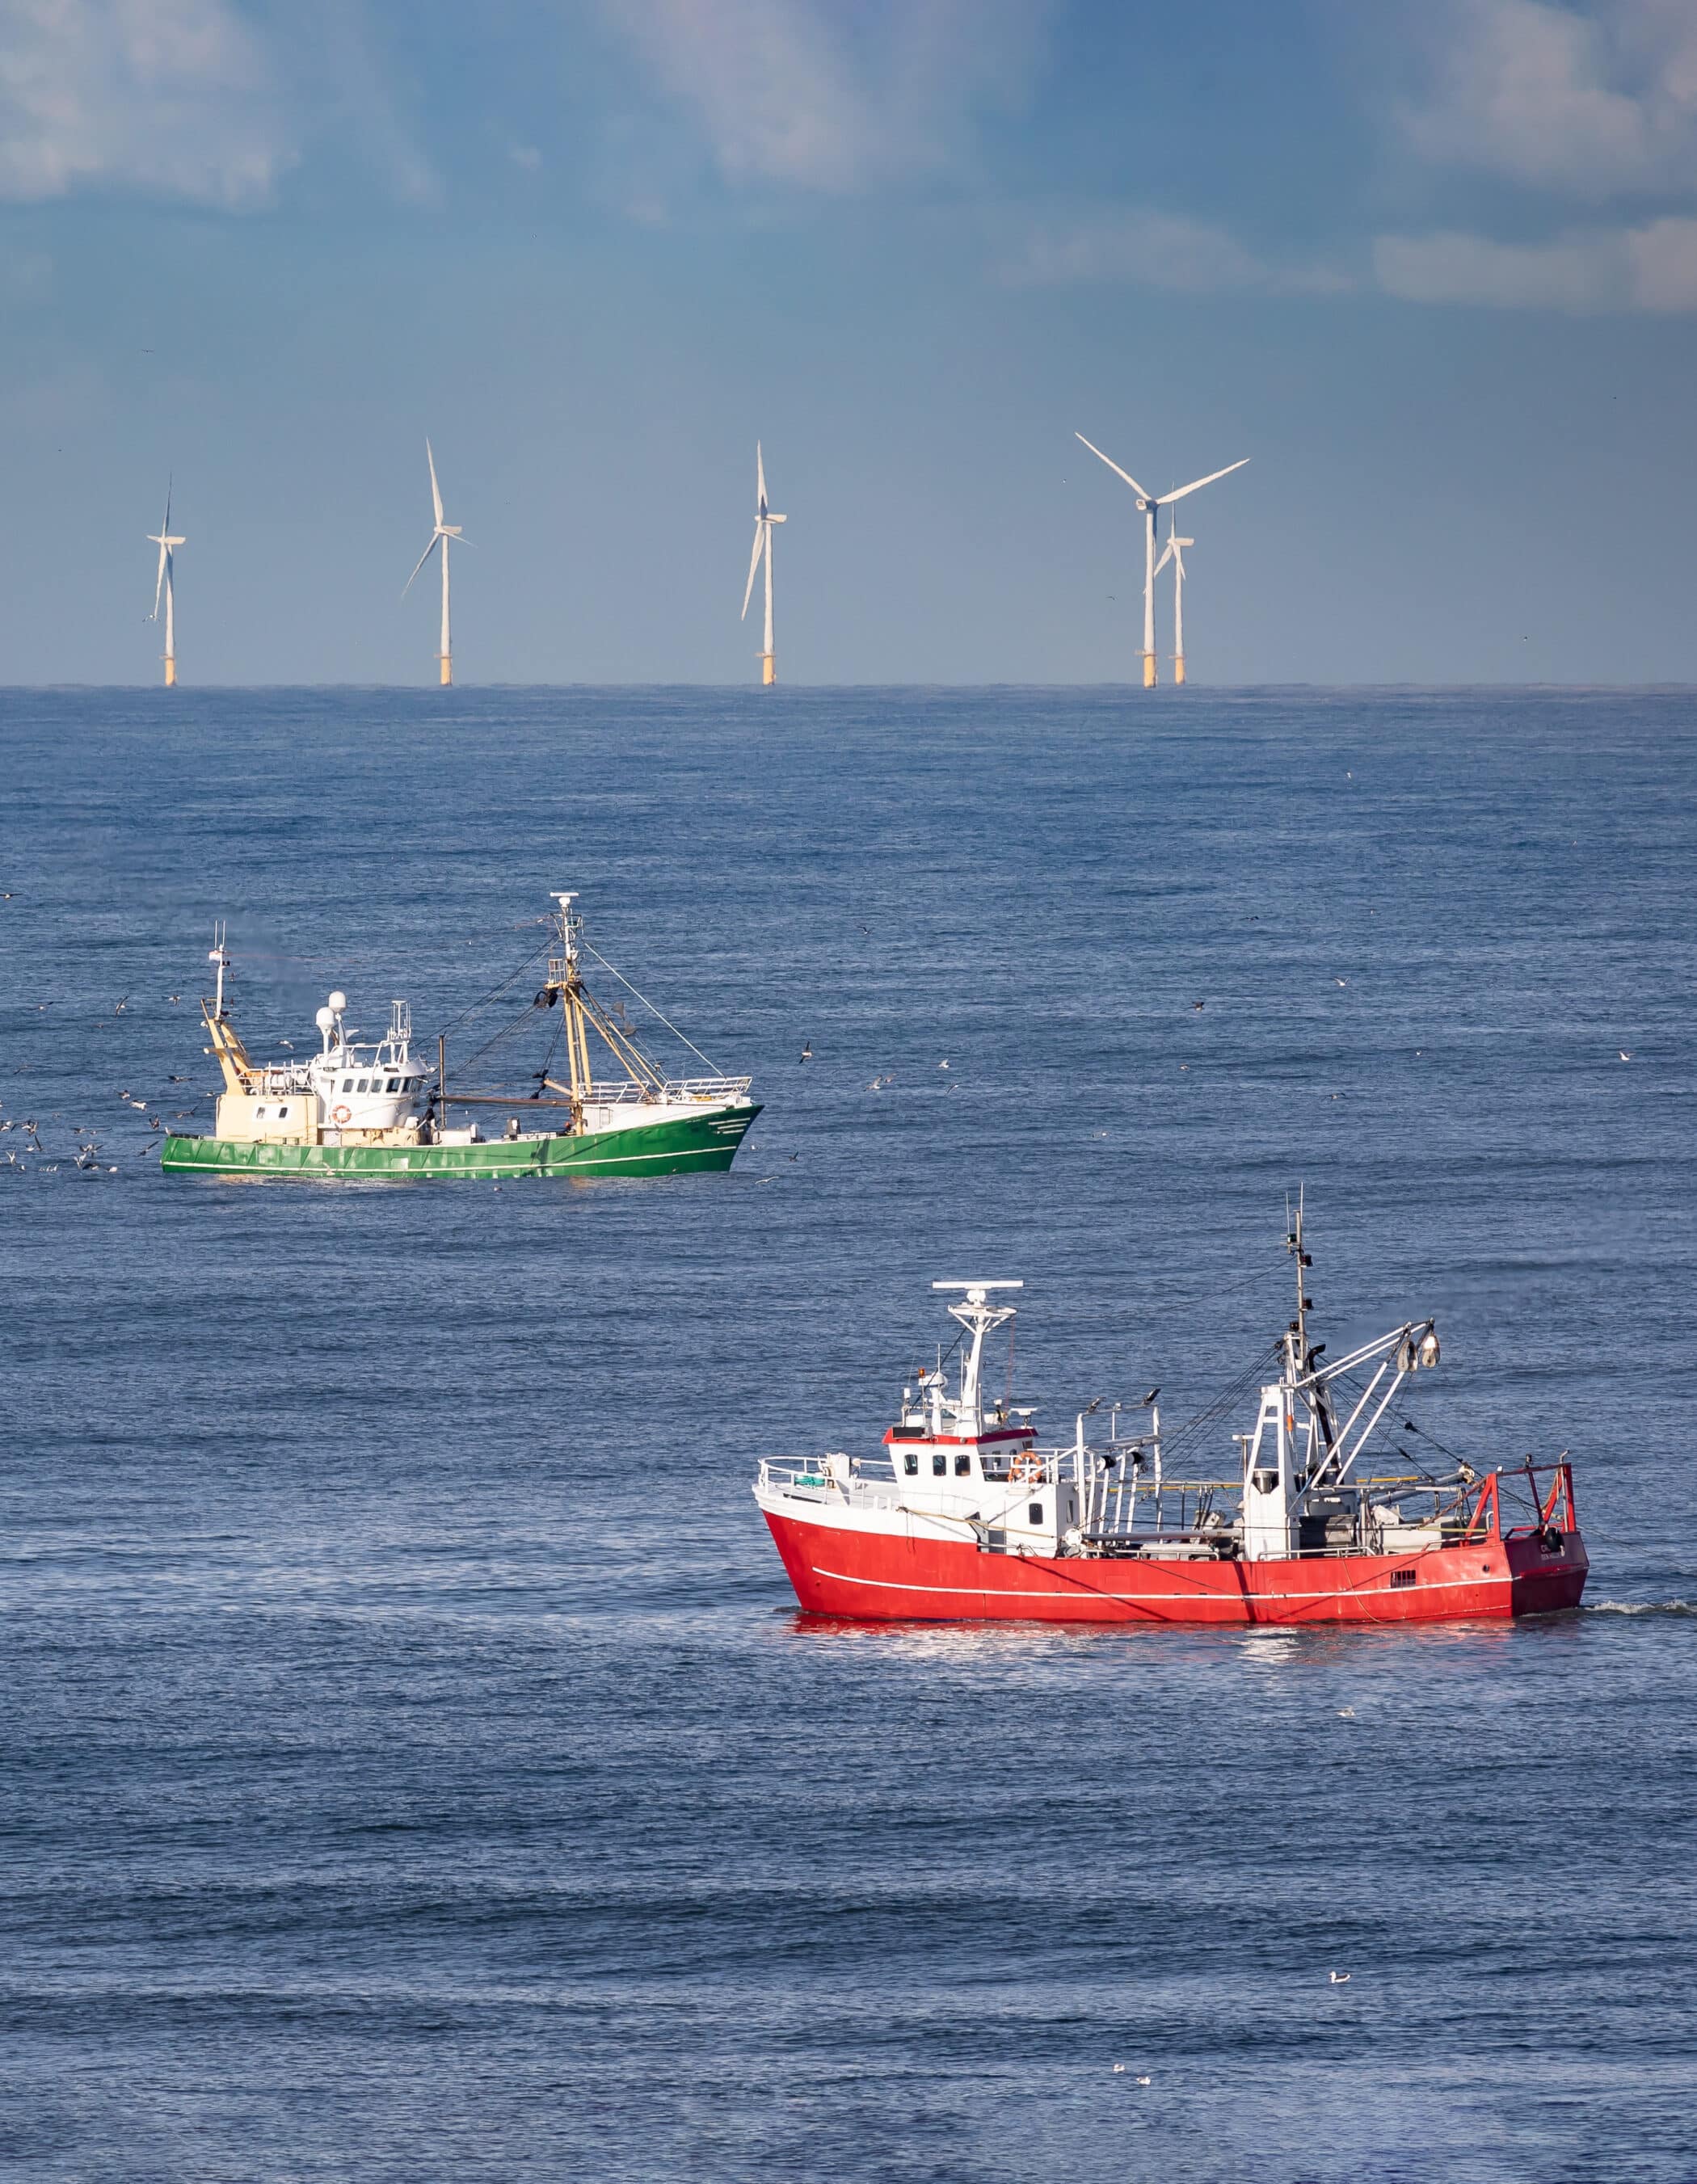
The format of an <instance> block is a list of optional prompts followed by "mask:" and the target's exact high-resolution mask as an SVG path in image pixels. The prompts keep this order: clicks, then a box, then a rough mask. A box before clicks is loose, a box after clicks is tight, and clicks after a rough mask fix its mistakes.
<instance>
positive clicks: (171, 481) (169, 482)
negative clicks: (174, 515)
mask: <svg viewBox="0 0 1697 2184" xmlns="http://www.w3.org/2000/svg"><path fill="white" fill-rule="evenodd" d="M175 484H176V474H175V472H170V473H168V474H167V475H166V477H165V521H164V522H163V523H162V524H161V525H160V526H159V528H160V530H162V531H169V530H170V491H171V487H172V486H174V485H175Z"/></svg>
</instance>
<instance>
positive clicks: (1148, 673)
mask: <svg viewBox="0 0 1697 2184" xmlns="http://www.w3.org/2000/svg"><path fill="white" fill-rule="evenodd" d="M1154 687H1155V655H1154V654H1153V652H1146V653H1145V654H1144V655H1143V688H1145V689H1146V690H1153V688H1154Z"/></svg>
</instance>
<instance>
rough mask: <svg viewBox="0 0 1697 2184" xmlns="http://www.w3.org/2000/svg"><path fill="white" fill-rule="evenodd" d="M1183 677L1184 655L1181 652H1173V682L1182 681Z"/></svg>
mask: <svg viewBox="0 0 1697 2184" xmlns="http://www.w3.org/2000/svg"><path fill="white" fill-rule="evenodd" d="M1184 679H1185V656H1184V655H1183V653H1181V652H1179V653H1175V654H1174V655H1173V680H1174V682H1183V681H1184Z"/></svg>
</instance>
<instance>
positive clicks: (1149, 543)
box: [1073, 432, 1249, 690]
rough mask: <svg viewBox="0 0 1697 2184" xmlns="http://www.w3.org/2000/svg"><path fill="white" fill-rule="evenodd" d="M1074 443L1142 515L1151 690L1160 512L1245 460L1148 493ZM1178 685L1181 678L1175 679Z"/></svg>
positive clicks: (1146, 671)
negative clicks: (1118, 481)
mask: <svg viewBox="0 0 1697 2184" xmlns="http://www.w3.org/2000/svg"><path fill="white" fill-rule="evenodd" d="M1073 437H1074V438H1075V440H1083V441H1084V444H1085V446H1086V447H1087V448H1090V452H1091V454H1093V455H1094V456H1095V457H1096V458H1097V460H1098V461H1100V462H1104V463H1106V464H1107V465H1108V469H1109V470H1111V471H1113V472H1114V476H1116V477H1121V478H1124V479H1125V482H1126V484H1127V485H1129V486H1130V488H1131V490H1132V492H1133V493H1136V496H1137V505H1138V507H1139V508H1140V509H1141V510H1142V512H1143V688H1145V689H1146V690H1153V688H1154V687H1155V684H1156V682H1158V680H1159V677H1158V675H1157V674H1156V671H1155V573H1156V564H1155V532H1156V527H1157V525H1158V521H1159V518H1160V512H1161V510H1163V509H1164V508H1166V507H1168V506H1169V504H1171V503H1172V502H1174V501H1175V500H1182V499H1184V497H1185V495H1186V493H1197V492H1199V491H1200V490H1201V488H1202V487H1203V486H1205V485H1212V484H1213V483H1214V480H1215V479H1216V478H1223V477H1230V476H1231V473H1232V471H1241V470H1242V467H1243V465H1244V463H1247V462H1248V460H1249V457H1248V455H1245V456H1244V457H1243V458H1242V461H1240V462H1235V463H1228V464H1227V465H1225V469H1224V470H1223V471H1209V474H1208V476H1206V477H1199V478H1192V481H1191V482H1190V483H1189V484H1188V485H1181V486H1175V487H1174V488H1173V490H1172V492H1170V493H1148V492H1146V491H1145V489H1144V488H1143V487H1142V486H1141V485H1139V484H1138V482H1137V481H1136V478H1134V477H1133V476H1132V475H1131V473H1130V471H1122V470H1121V469H1120V467H1119V464H1118V463H1116V462H1115V461H1114V459H1113V457H1112V456H1111V455H1104V454H1102V450H1101V448H1098V447H1096V446H1093V445H1092V444H1091V442H1090V441H1088V440H1086V439H1085V437H1084V434H1083V433H1082V432H1075V433H1074V435H1073ZM1175 679H1176V680H1177V681H1179V682H1182V681H1183V680H1184V677H1183V676H1182V675H1180V676H1178V677H1176V678H1175Z"/></svg>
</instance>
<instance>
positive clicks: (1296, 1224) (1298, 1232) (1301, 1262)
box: [1285, 1184, 1314, 1379]
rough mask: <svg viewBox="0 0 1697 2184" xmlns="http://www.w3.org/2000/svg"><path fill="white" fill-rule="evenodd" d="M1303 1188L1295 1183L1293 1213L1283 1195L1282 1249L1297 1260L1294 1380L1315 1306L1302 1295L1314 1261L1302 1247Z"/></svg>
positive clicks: (1303, 1362) (1303, 1365) (1303, 1361)
mask: <svg viewBox="0 0 1697 2184" xmlns="http://www.w3.org/2000/svg"><path fill="white" fill-rule="evenodd" d="M1306 1190H1307V1186H1306V1184H1298V1186H1297V1202H1296V1210H1295V1212H1292V1210H1291V1201H1290V1195H1289V1194H1288V1192H1287V1194H1286V1197H1285V1223H1286V1227H1285V1249H1286V1250H1287V1251H1288V1252H1289V1253H1290V1255H1291V1256H1292V1258H1293V1259H1294V1260H1295V1261H1296V1274H1297V1316H1296V1318H1294V1319H1293V1320H1292V1322H1291V1327H1290V1331H1291V1333H1292V1335H1293V1336H1294V1337H1295V1338H1296V1340H1295V1347H1294V1351H1293V1354H1292V1358H1291V1373H1292V1378H1293V1379H1295V1378H1298V1377H1299V1376H1300V1375H1301V1374H1302V1373H1303V1372H1305V1371H1306V1370H1307V1367H1308V1316H1309V1312H1312V1311H1313V1309H1314V1299H1313V1298H1312V1297H1311V1296H1307V1295H1304V1294H1303V1292H1304V1290H1306V1289H1307V1286H1308V1269H1309V1268H1310V1267H1311V1266H1312V1265H1313V1264H1314V1258H1313V1255H1312V1254H1311V1253H1310V1252H1309V1251H1304V1250H1303V1197H1304V1195H1305V1194H1306Z"/></svg>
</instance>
